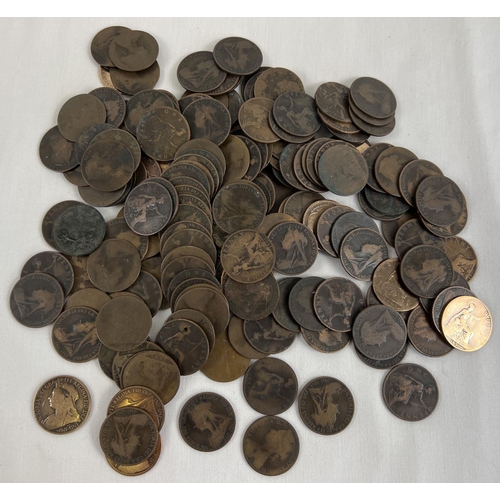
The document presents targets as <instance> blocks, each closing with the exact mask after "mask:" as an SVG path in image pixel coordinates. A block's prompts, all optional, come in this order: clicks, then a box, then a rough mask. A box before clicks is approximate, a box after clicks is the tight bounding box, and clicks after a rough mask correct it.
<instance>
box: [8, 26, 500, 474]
mask: <svg viewBox="0 0 500 500" xmlns="http://www.w3.org/2000/svg"><path fill="white" fill-rule="evenodd" d="M109 25H124V26H128V27H130V28H133V29H141V30H145V31H148V32H150V33H151V34H152V35H154V36H155V37H156V38H157V40H158V42H159V45H160V55H159V59H158V62H159V64H160V67H161V77H160V81H159V82H158V85H157V88H165V89H168V90H170V91H172V92H173V93H174V94H175V95H176V96H178V97H180V95H181V94H182V92H183V89H182V88H181V86H180V85H179V83H178V82H177V79H176V77H175V72H176V68H177V65H178V63H179V61H180V60H181V59H182V58H184V57H185V56H186V55H187V54H189V53H191V52H194V51H198V50H211V49H212V48H213V46H214V45H215V43H216V42H217V41H218V40H220V39H222V38H224V37H226V36H230V35H239V36H243V37H246V38H249V39H251V40H253V41H255V42H256V43H257V44H258V45H259V47H260V48H261V49H262V51H263V54H264V64H265V65H267V66H282V67H286V68H289V69H291V70H293V71H295V72H296V73H297V74H298V75H299V76H300V77H301V79H302V80H303V82H304V84H305V88H306V91H307V92H308V93H309V94H311V95H314V92H315V90H316V88H317V87H318V86H319V85H320V84H321V83H323V82H327V81H337V82H341V83H343V84H346V85H350V83H351V82H352V81H353V80H354V79H355V78H357V77H359V76H373V77H375V78H379V79H380V80H382V81H384V82H386V83H387V84H388V85H389V86H390V87H391V88H392V90H393V91H394V93H395V95H396V97H397V100H398V111H397V127H396V130H395V131H394V132H393V133H392V134H391V135H390V136H388V137H387V138H384V139H380V140H377V139H376V140H374V141H373V142H380V141H382V140H383V141H387V142H390V143H392V144H393V145H397V146H402V147H405V148H408V149H410V150H412V151H413V152H415V154H416V155H417V156H418V157H420V158H425V159H428V160H431V161H433V162H434V163H436V164H437V165H438V166H439V167H440V168H441V169H442V170H443V172H444V173H445V174H446V175H447V176H449V177H451V178H452V179H454V180H455V181H456V182H457V183H458V184H459V186H460V187H461V188H462V190H463V192H464V193H465V196H466V197H467V201H468V206H469V223H468V225H467V228H466V229H465V230H464V231H463V233H462V234H461V235H460V236H462V237H463V238H465V239H466V240H467V241H469V242H470V243H471V244H472V245H473V246H474V248H475V250H476V252H477V254H478V257H479V268H478V271H477V274H476V276H475V277H474V279H473V281H472V282H471V287H472V290H473V291H474V292H475V293H476V294H477V296H478V297H480V298H481V299H482V300H483V301H484V302H485V303H486V304H487V305H488V306H489V307H490V309H491V312H492V315H493V318H494V322H496V321H500V307H499V306H498V287H499V283H500V273H499V272H498V269H499V267H498V248H499V244H500V237H499V234H500V225H499V214H500V210H499V205H500V202H499V201H498V200H499V197H498V192H499V191H500V174H499V165H500V149H499V147H498V141H499V137H500V120H499V118H498V117H499V113H500V93H499V91H498V85H499V81H500V59H499V57H498V48H499V47H500V23H499V21H498V20H493V19H492V20H484V19H483V20H481V19H474V20H456V19H455V20H446V19H435V20H428V19H411V20H407V19H392V20H391V19H351V20H344V19H279V18H274V19H112V20H109V19H107V20H106V19H104V20H103V19H45V20H42V19H26V20H10V19H1V20H0V32H1V33H2V49H1V50H0V99H1V105H0V109H1V114H0V173H1V176H0V179H1V181H0V200H1V202H2V206H3V207H4V209H3V212H1V215H0V225H1V231H0V235H1V249H0V252H1V253H0V255H1V258H0V272H1V276H2V278H3V279H2V286H1V288H0V294H1V301H0V315H1V320H2V321H1V326H2V331H1V338H2V344H1V348H0V383H1V390H0V395H1V396H0V450H1V453H0V480H2V481H6V482H10V481H24V482H35V481H42V482H44V481H56V482H57V481H74V482H76V481H82V482H87V481H93V482H101V481H102V482H136V483H139V482H181V481H191V482H202V481H206V482H216V481H217V482H230V481H231V482H243V481H246V482H268V483H275V482H310V481H325V482H330V481H332V482H354V481H356V482H365V481H375V482H379V481H401V482H409V481H428V482H433V481H458V482H461V481H468V482H476V481H498V480H499V479H500V451H499V445H498V443H499V442H500V432H499V430H500V419H499V415H500V392H499V390H498V380H499V378H500V363H499V362H498V352H499V348H500V337H499V335H498V331H494V332H493V335H492V338H491V340H490V342H489V344H488V345H487V346H486V347H485V348H484V349H482V350H480V351H478V352H476V353H471V354H467V353H461V352H458V351H456V352H452V353H451V354H449V355H448V356H446V357H443V358H434V359H431V358H426V357H424V356H422V355H420V354H419V353H417V352H416V351H415V350H414V349H413V348H410V349H409V352H408V355H407V357H406V359H405V361H408V362H414V363H419V364H421V365H423V366H424V367H426V368H427V369H429V370H430V371H431V372H432V373H433V375H434V376H435V378H436V380H437V382H438V384H439V390H440V401H439V404H438V406H437V409H436V411H435V412H434V413H433V414H432V415H431V417H430V418H428V419H426V420H424V421H422V422H419V423H408V422H403V421H401V420H399V419H397V418H396V417H394V416H393V415H392V414H391V413H390V412H389V411H388V410H387V408H386V407H385V406H384V402H383V400H382V397H381V386H382V381H383V379H384V376H385V373H386V372H385V371H378V370H374V369H371V368H369V367H367V366H366V365H364V364H363V363H362V362H361V361H360V360H359V359H358V357H357V356H356V354H355V353H354V348H353V346H352V345H349V346H347V347H346V348H345V349H344V350H343V351H341V352H338V353H336V354H320V353H317V352H316V351H314V350H313V349H311V348H310V347H309V346H308V345H307V344H306V343H305V342H304V341H303V339H302V338H298V339H297V341H296V342H295V343H294V344H293V346H292V347H291V348H290V349H289V350H287V351H286V352H284V353H283V354H280V355H279V356H278V357H280V358H282V359H283V360H285V361H287V362H288V363H289V364H290V365H291V366H292V367H293V368H294V369H295V371H296V373H297V377H298V379H299V384H300V387H301V388H302V387H303V386H304V384H305V383H307V382H308V381H309V380H311V379H312V378H314V377H317V376H320V375H330V376H333V377H336V378H339V379H340V380H342V381H343V382H345V383H346V384H347V385H348V386H349V388H350V389H351V391H352V393H353V395H354V399H355V404H356V409H355V414H354V419H353V421H352V423H351V425H350V426H349V427H348V428H347V429H346V430H344V431H343V432H342V433H340V434H338V435H336V436H331V437H323V436H319V435H317V434H314V433H312V432H311V431H310V430H309V429H307V428H306V427H305V425H304V424H303V423H302V421H301V420H300V417H299V415H298V411H297V405H296V404H295V405H294V406H293V407H292V408H291V409H289V410H288V411H287V412H285V413H284V414H282V415H281V416H282V417H283V418H285V419H287V420H288V421H290V422H291V423H292V424H293V425H294V426H295V428H296V430H297V432H298V435H299V437H300V455H299V458H298V460H297V462H296V464H295V466H294V467H293V468H292V469H291V470H290V471H289V472H288V473H287V474H285V475H283V476H280V477H276V478H267V477H265V476H261V475H259V474H257V473H255V472H254V471H253V470H252V469H251V468H250V467H249V466H248V465H247V463H246V462H245V459H244V457H243V453H242V438H243V434H244V432H245V430H246V428H247V427H248V426H249V424H250V423H251V422H252V421H254V420H255V419H257V418H259V416H260V415H259V414H257V413H256V412H255V411H254V410H252V409H251V408H250V407H249V406H248V404H247V403H246V402H245V400H244V398H243V394H242V381H241V379H240V380H238V381H235V382H231V383H228V384H219V383H216V382H213V381H211V380H209V379H208V378H207V377H205V376H204V375H203V374H201V373H198V374H195V375H193V376H190V377H185V378H182V381H181V387H180V390H179V393H178V395H177V396H176V398H175V399H174V400H173V401H172V402H171V403H169V404H168V405H167V407H166V415H167V420H166V424H165V427H164V429H163V430H162V431H161V437H162V442H163V450H162V454H161V457H160V460H159V462H158V464H157V465H156V467H155V468H154V469H153V470H152V471H150V472H149V473H148V474H146V475H145V476H141V477H138V478H126V477H123V476H120V475H119V474H116V473H115V472H114V471H113V470H112V469H111V468H110V467H108V465H107V463H106V460H105V458H104V455H103V453H102V452H101V450H100V447H99V440H98V435H99V429H100V426H101V423H102V421H103V420H104V418H105V413H106V408H107V405H108V403H109V401H110V399H111V398H112V396H113V395H114V394H115V393H116V392H117V388H116V387H115V385H114V384H113V382H111V381H110V380H109V379H107V378H106V377H105V376H104V374H103V373H102V372H101V371H100V369H99V366H98V363H97V361H94V362H90V363H86V364H80V365H79V364H72V363H69V362H67V361H65V360H63V359H62V358H60V357H59V356H58V355H57V354H56V352H55V350H54V349H53V347H52V345H51V341H50V333H51V327H45V328H41V329H39V330H32V329H28V328H25V327H23V326H22V325H20V324H18V323H17V322H16V321H15V320H14V318H13V317H12V315H11V313H10V311H9V308H8V297H9V294H10V291H11V289H12V286H13V285H14V283H15V282H16V280H17V279H18V276H19V273H20V270H21V267H22V266H23V264H24V262H25V261H26V260H27V259H28V258H29V257H30V256H31V255H33V254H35V253H37V252H40V251H43V250H49V248H48V246H47V244H46V243H45V242H44V240H43V238H42V235H41V229H40V225H41V221H42V217H43V215H44V214H45V212H46V211H47V210H48V209H49V208H50V207H51V206H52V205H54V204H55V203H57V202H59V201H62V200H64V199H79V197H78V192H77V189H76V188H75V187H74V186H72V185H70V184H69V183H68V182H67V181H66V180H65V179H64V177H63V176H62V175H59V174H56V173H54V172H51V171H49V170H47V169H46V168H45V167H44V166H43V165H42V163H41V162H40V160H39V157H38V145H39V142H40V139H41V138H42V136H43V135H44V133H45V132H46V131H47V130H48V129H49V128H51V127H52V126H54V125H55V123H56V117H57V113H58V111H59V109H60V107H61V106H62V104H63V103H64V102H65V101H66V100H67V99H69V98H70V97H72V96H74V95H76V94H81V93H86V92H89V91H91V90H92V89H94V88H96V87H100V86H101V83H100V81H99V78H98V67H97V64H96V63H95V62H94V60H93V59H92V58H91V55H90V50H89V47H90V42H91V40H92V38H93V36H94V35H95V34H96V33H97V32H98V31H99V30H100V29H102V28H104V27H106V26H109ZM330 197H333V196H331V195H330ZM341 201H344V202H345V203H347V204H349V205H351V206H353V207H354V208H356V209H359V207H358V205H357V202H356V201H355V199H354V197H351V198H348V199H344V200H341ZM117 210H118V209H117V208H111V209H106V210H103V214H104V216H105V218H106V219H109V218H112V217H114V215H115V213H116V212H117ZM495 259H497V260H495ZM305 275H320V276H324V277H330V276H345V273H344V271H343V269H342V268H341V266H340V265H339V263H338V262H337V261H334V260H333V259H330V258H327V257H325V256H324V255H322V256H320V257H318V260H317V262H316V264H315V265H314V267H313V268H312V269H310V270H309V271H308V272H307V273H306V274H305ZM362 287H363V290H366V287H365V286H362ZM165 317H166V313H165V312H163V313H161V314H159V315H158V318H156V319H155V322H154V328H153V331H152V333H153V334H156V332H157V331H158V329H159V328H160V325H161V323H162V322H163V320H164V319H165ZM60 374H71V375H74V376H76V377H79V378H80V379H81V380H82V381H84V383H86V384H87V386H88V388H89V390H90V392H91V395H92V398H93V409H92V413H91V416H90V418H89V420H88V421H87V422H86V423H85V425H83V426H82V427H81V428H80V429H79V430H77V431H76V432H74V433H72V434H69V435H66V436H54V435H51V434H49V433H47V432H45V431H44V430H42V429H41V428H40V427H39V426H38V424H37V423H36V421H35V419H34V416H33V411H32V400H33V397H34V394H35V392H36V390H37V389H38V387H39V386H40V385H41V384H42V383H43V382H44V381H45V380H47V379H49V378H51V377H53V376H56V375H60ZM201 391H213V392H218V393H220V394H221V395H223V396H224V397H226V398H227V399H228V400H229V401H230V402H231V403H232V405H233V407H234V409H235V412H236V417H237V425H236V432H235V434H234V436H233V438H232V440H231V441H230V442H229V444H228V445H227V446H226V447H225V448H223V449H222V450H220V451H217V452H215V453H209V454H203V453H199V452H196V451H195V450H193V449H191V448H190V447H188V446H187V445H186V444H185V443H184V441H183V440H182V438H181V436H180V434H179V431H178V423H177V420H178V415H179V411H180V408H181V407H182V405H183V404H184V402H185V401H186V400H187V399H188V398H189V397H191V396H192V395H194V394H196V393H198V392H201Z"/></svg>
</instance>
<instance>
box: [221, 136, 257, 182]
mask: <svg viewBox="0 0 500 500" xmlns="http://www.w3.org/2000/svg"><path fill="white" fill-rule="evenodd" d="M220 149H221V151H222V153H223V154H224V157H225V158H226V163H227V165H228V166H230V168H228V169H227V170H226V172H225V174H224V179H223V181H222V182H223V184H228V183H230V182H233V181H238V180H240V179H243V178H244V177H245V175H246V174H247V172H248V168H249V167H250V151H249V149H248V147H247V146H246V144H245V142H244V141H243V140H242V139H240V138H239V137H238V136H236V135H232V134H231V135H229V136H228V137H227V139H226V140H225V141H224V142H223V143H222V144H221V145H220Z"/></svg>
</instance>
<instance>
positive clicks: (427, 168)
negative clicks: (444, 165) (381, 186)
mask: <svg viewBox="0 0 500 500" xmlns="http://www.w3.org/2000/svg"><path fill="white" fill-rule="evenodd" d="M432 175H443V172H441V169H440V168H439V167H438V166H437V165H434V163H432V162H430V161H428V160H413V161H411V162H410V163H408V164H407V165H406V166H405V167H404V168H403V170H401V174H400V175H399V191H400V192H401V195H402V196H403V198H404V199H405V201H406V202H407V203H409V204H410V205H411V206H412V207H414V206H415V203H416V202H415V195H416V193H417V187H418V185H419V184H420V182H421V181H422V180H424V179H425V178H426V177H430V176H432Z"/></svg>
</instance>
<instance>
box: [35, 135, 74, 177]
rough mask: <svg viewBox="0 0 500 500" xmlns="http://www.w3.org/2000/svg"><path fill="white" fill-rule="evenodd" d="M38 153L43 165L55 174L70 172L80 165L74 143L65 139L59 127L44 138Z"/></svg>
mask: <svg viewBox="0 0 500 500" xmlns="http://www.w3.org/2000/svg"><path fill="white" fill-rule="evenodd" d="M38 151H39V155H40V159H41V160H42V163H43V164H44V165H45V166H46V167H47V168H49V169H50V170H54V171H55V172H68V171H70V170H72V169H74V168H75V167H76V166H77V165H78V159H77V157H76V153H75V144H74V142H71V141H68V139H66V138H65V137H63V136H62V134H61V132H59V129H58V128H57V127H52V128H51V129H50V130H49V131H48V132H47V133H46V134H45V135H44V136H43V137H42V140H41V142H40V147H39V150H38Z"/></svg>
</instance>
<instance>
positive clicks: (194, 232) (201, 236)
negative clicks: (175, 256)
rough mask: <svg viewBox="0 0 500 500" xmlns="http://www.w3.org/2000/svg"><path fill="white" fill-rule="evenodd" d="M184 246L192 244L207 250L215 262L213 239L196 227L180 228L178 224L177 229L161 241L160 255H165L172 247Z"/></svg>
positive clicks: (215, 253) (215, 252)
mask: <svg viewBox="0 0 500 500" xmlns="http://www.w3.org/2000/svg"><path fill="white" fill-rule="evenodd" d="M202 229H203V228H202ZM184 246H194V247H198V248H200V249H202V250H204V251H205V252H207V254H208V255H210V258H211V259H212V261H213V262H214V264H215V262H216V257H217V250H216V248H215V245H214V242H213V239H212V238H211V237H210V236H209V235H207V234H206V233H205V232H203V231H200V230H198V229H191V228H186V229H182V228H181V227H180V226H179V229H178V231H175V232H174V233H172V234H171V235H170V236H169V237H168V238H167V239H166V240H165V241H164V242H163V245H162V248H161V253H162V255H167V254H168V253H169V252H170V251H172V250H173V249H175V248H181V247H184Z"/></svg>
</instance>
